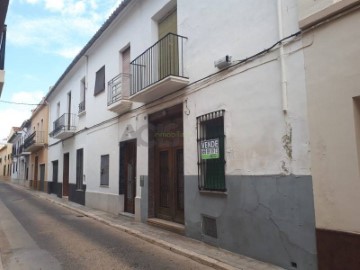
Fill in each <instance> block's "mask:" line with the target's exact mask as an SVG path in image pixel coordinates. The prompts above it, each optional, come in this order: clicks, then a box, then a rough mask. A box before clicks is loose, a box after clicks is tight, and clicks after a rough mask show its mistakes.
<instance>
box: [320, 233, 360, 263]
mask: <svg viewBox="0 0 360 270" xmlns="http://www.w3.org/2000/svg"><path fill="white" fill-rule="evenodd" d="M316 238H317V251H318V265H319V270H354V269H360V234H355V233H350V232H340V231H332V230H324V229H316Z"/></svg>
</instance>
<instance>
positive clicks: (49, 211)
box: [0, 182, 209, 270]
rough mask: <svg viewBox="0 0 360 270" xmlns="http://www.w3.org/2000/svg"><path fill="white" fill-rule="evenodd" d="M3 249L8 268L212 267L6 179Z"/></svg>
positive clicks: (0, 205) (1, 192)
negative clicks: (106, 223)
mask: <svg viewBox="0 0 360 270" xmlns="http://www.w3.org/2000/svg"><path fill="white" fill-rule="evenodd" d="M0 254H1V259H2V264H3V268H4V270H25V269H26V270H32V269H36V270H39V269H42V270H46V269H49V270H57V269H97V270H98V269H209V268H208V267H206V266H204V265H201V264H199V263H197V262H195V261H193V260H190V259H188V258H185V257H182V256H180V255H177V254H174V253H172V252H170V251H168V250H165V249H163V248H160V247H157V246H155V245H152V244H150V243H148V242H145V241H143V240H141V239H138V238H136V237H134V236H131V235H129V234H127V233H125V232H122V231H119V230H116V229H114V228H112V227H109V226H107V225H105V224H102V223H100V222H98V221H95V220H93V219H91V218H87V217H85V216H82V215H79V214H78V213H75V212H72V211H71V210H68V209H65V208H62V207H60V206H57V205H54V204H51V203H49V202H48V201H45V200H42V199H40V198H37V197H34V196H32V195H31V194H29V193H27V192H24V191H22V190H19V189H16V188H14V187H12V186H10V185H7V184H5V183H2V182H0ZM0 270H1V261H0Z"/></svg>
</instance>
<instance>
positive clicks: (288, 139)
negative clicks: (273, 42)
mask: <svg viewBox="0 0 360 270" xmlns="http://www.w3.org/2000/svg"><path fill="white" fill-rule="evenodd" d="M282 7H283V1H282V0H277V10H278V27H279V40H282V39H283V38H284V30H283V11H282ZM279 58H280V73H281V96H282V111H283V114H284V121H285V134H284V136H283V137H282V143H283V148H284V150H285V154H286V159H285V160H283V161H282V165H281V169H282V173H283V174H285V175H289V174H291V173H292V166H291V161H292V128H291V124H290V123H289V119H288V114H287V113H288V89H287V68H286V62H285V53H284V45H283V44H282V43H281V44H280V48H279Z"/></svg>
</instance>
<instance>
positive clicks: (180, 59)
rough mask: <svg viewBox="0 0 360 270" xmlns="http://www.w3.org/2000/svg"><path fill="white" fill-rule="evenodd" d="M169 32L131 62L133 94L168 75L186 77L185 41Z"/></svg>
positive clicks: (183, 38)
mask: <svg viewBox="0 0 360 270" xmlns="http://www.w3.org/2000/svg"><path fill="white" fill-rule="evenodd" d="M186 39H187V38H186V37H183V36H179V35H176V34H172V33H169V34H167V35H166V36H165V37H163V38H162V39H160V40H159V41H158V42H156V43H155V44H154V45H152V46H151V47H150V48H149V49H147V50H146V51H145V52H144V53H142V54H141V55H140V56H138V57H137V58H136V59H134V60H133V61H132V62H131V71H132V72H131V73H132V79H131V95H135V94H136V93H138V92H140V91H141V90H143V89H144V88H147V87H148V86H150V85H152V84H155V83H157V82H159V81H161V80H162V79H164V78H166V77H168V76H177V77H183V78H186V77H185V74H184V41H185V40H186Z"/></svg>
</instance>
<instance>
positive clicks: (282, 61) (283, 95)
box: [277, 0, 288, 114]
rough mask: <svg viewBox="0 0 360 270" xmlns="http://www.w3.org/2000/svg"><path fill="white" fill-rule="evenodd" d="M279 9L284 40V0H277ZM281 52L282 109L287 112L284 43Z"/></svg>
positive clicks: (279, 19)
mask: <svg viewBox="0 0 360 270" xmlns="http://www.w3.org/2000/svg"><path fill="white" fill-rule="evenodd" d="M277 10H278V27H279V40H282V39H283V38H284V30H283V12H282V0H277ZM279 54H280V55H279V57H280V67H281V92H282V110H283V112H284V113H285V114H286V113H287V110H288V97H287V74H286V63H285V56H284V45H283V44H280V50H279Z"/></svg>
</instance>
